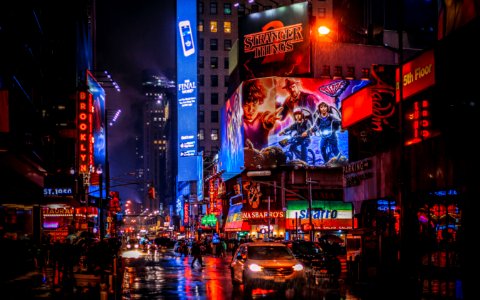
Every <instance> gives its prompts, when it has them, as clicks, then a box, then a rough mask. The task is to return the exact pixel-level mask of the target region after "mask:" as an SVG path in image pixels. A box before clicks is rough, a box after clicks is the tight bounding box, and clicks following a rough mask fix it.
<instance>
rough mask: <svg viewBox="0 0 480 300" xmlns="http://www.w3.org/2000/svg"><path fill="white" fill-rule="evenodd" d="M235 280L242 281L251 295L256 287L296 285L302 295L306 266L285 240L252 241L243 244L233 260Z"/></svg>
mask: <svg viewBox="0 0 480 300" xmlns="http://www.w3.org/2000/svg"><path fill="white" fill-rule="evenodd" d="M230 269H231V276H232V284H233V285H234V286H236V285H239V284H243V289H244V293H245V294H246V295H249V294H251V293H252V290H253V289H254V288H263V289H276V290H281V291H283V290H286V289H290V288H293V289H295V295H301V291H302V289H303V288H304V286H305V283H306V275H305V270H304V269H305V268H304V266H303V264H302V263H301V262H300V261H298V260H297V259H296V258H295V256H294V255H293V253H292V251H291V250H290V249H289V248H288V247H287V246H286V245H284V244H282V243H275V242H251V243H244V244H241V245H240V246H239V247H238V249H237V251H236V252H235V254H234V255H233V258H232V261H231V263H230Z"/></svg>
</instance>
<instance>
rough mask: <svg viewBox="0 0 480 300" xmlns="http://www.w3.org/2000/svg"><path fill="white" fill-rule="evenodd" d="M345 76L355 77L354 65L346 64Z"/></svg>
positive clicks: (348, 77)
mask: <svg viewBox="0 0 480 300" xmlns="http://www.w3.org/2000/svg"><path fill="white" fill-rule="evenodd" d="M345 78H347V79H355V66H347V74H346V76H345Z"/></svg>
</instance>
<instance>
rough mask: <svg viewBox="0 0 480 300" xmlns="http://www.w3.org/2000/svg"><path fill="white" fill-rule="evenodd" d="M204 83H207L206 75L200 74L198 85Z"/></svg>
mask: <svg viewBox="0 0 480 300" xmlns="http://www.w3.org/2000/svg"><path fill="white" fill-rule="evenodd" d="M204 84H205V76H204V75H203V74H202V75H198V85H199V86H203V85H204Z"/></svg>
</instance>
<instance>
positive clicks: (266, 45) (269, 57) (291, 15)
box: [239, 2, 311, 80]
mask: <svg viewBox="0 0 480 300" xmlns="http://www.w3.org/2000/svg"><path fill="white" fill-rule="evenodd" d="M239 41H240V43H239V52H240V53H239V55H240V64H239V65H240V66H241V69H240V76H241V79H242V80H245V79H252V78H259V77H268V76H295V75H304V74H308V73H309V72H310V60H311V57H310V28H309V18H308V2H302V3H296V4H292V5H289V6H282V7H280V8H276V9H269V10H266V11H262V12H257V13H252V14H249V15H247V16H245V17H243V18H241V19H240V21H239Z"/></svg>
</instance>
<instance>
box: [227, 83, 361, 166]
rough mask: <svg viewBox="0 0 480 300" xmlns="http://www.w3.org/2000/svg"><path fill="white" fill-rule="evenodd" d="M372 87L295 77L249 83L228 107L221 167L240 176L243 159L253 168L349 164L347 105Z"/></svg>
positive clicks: (240, 87)
mask: <svg viewBox="0 0 480 300" xmlns="http://www.w3.org/2000/svg"><path fill="white" fill-rule="evenodd" d="M368 83H369V81H367V80H344V79H340V80H332V79H314V78H293V77H266V78H258V79H251V80H247V81H244V82H243V83H242V84H241V85H240V86H239V89H238V90H237V91H236V92H235V93H234V95H233V96H232V97H231V98H230V99H228V101H227V102H226V104H225V114H226V117H225V123H222V130H223V134H224V135H223V136H222V153H221V157H220V159H221V166H220V168H221V169H222V170H225V171H226V172H227V173H228V172H233V173H235V172H237V173H239V172H240V171H241V170H243V168H242V166H241V165H240V164H241V161H240V160H241V159H242V155H243V167H244V168H245V169H247V170H259V169H270V168H274V167H276V166H281V165H293V166H327V167H329V166H338V165H343V164H346V163H347V162H348V132H347V131H346V130H343V129H342V128H341V120H342V115H341V103H342V100H343V99H344V98H345V97H347V96H349V95H351V94H353V93H355V92H356V91H358V90H360V89H362V88H363V87H365V86H366V85H367V84H368ZM242 149H243V151H241V150H242ZM224 151H225V152H227V153H224Z"/></svg>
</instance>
